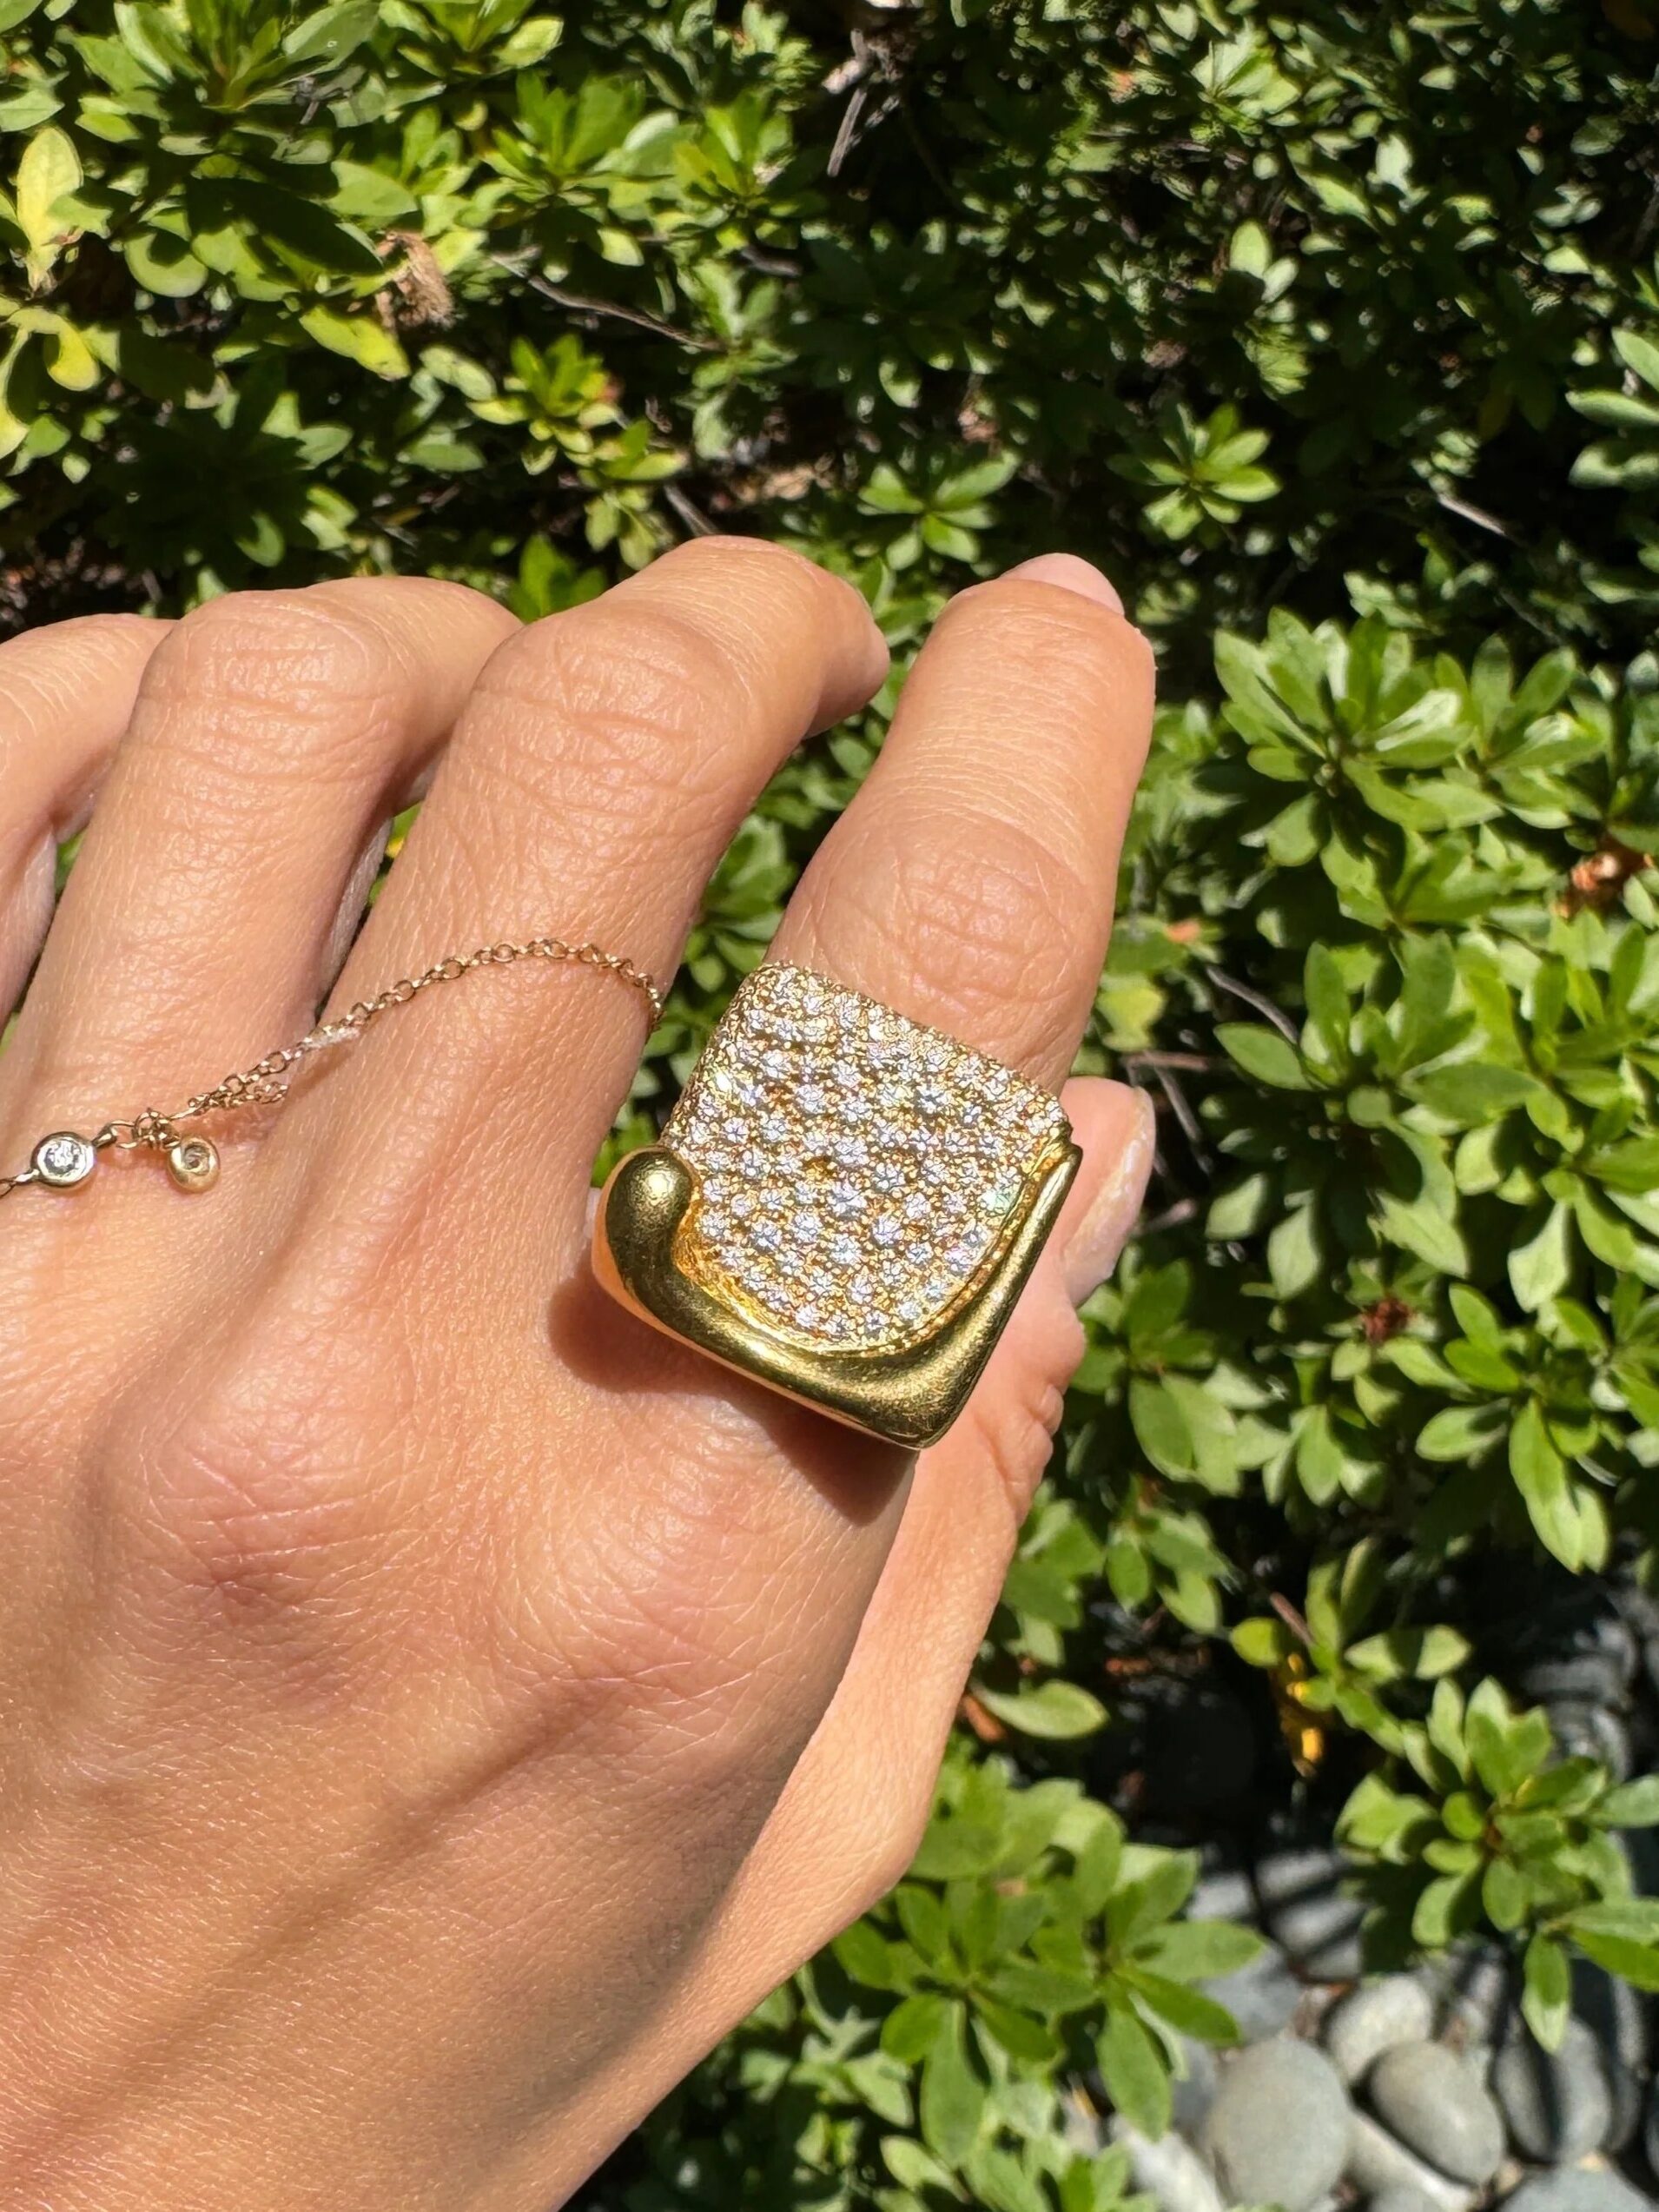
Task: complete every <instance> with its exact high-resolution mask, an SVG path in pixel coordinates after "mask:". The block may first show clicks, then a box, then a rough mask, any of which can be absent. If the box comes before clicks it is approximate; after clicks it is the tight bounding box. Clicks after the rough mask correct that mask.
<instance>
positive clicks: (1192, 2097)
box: [1169, 2036, 1220, 2136]
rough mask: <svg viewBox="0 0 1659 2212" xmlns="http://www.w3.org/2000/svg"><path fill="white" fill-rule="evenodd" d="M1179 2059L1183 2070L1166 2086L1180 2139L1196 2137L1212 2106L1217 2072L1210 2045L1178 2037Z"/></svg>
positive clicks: (1174, 2123) (1172, 2120) (1171, 2116)
mask: <svg viewBox="0 0 1659 2212" xmlns="http://www.w3.org/2000/svg"><path fill="white" fill-rule="evenodd" d="M1181 2057H1182V2060H1183V2062H1184V2063H1185V2065H1186V2072H1185V2073H1184V2074H1177V2075H1176V2076H1174V2078H1173V2080H1172V2081H1171V2083H1170V2084H1169V2095H1170V2120H1171V2123H1172V2125H1173V2126H1174V2127H1176V2128H1179V2129H1180V2132H1181V2134H1182V2135H1184V2136H1195V2135H1196V2134H1197V2133H1198V2131H1199V2129H1200V2127H1201V2126H1202V2125H1203V2122H1204V2116H1205V2114H1206V2112H1207V2111H1208V2110H1209V2109H1210V2107H1211V2105H1212V2104H1213V2103H1214V2102H1215V2090H1216V2084H1217V2083H1218V2082H1219V2079H1220V2068H1219V2065H1218V2063H1217V2062H1216V2056H1215V2053H1214V2051H1213V2050H1211V2048H1210V2046H1209V2044H1208V2043H1195V2042H1194V2041H1193V2038H1192V2037H1191V2036H1182V2037H1181Z"/></svg>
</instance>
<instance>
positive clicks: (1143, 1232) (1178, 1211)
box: [1135, 1198, 1199, 1236]
mask: <svg viewBox="0 0 1659 2212" xmlns="http://www.w3.org/2000/svg"><path fill="white" fill-rule="evenodd" d="M1198 1210H1199V1203H1198V1201H1197V1199H1196V1198H1178V1199H1177V1200H1176V1201H1175V1202H1174V1204H1173V1206H1166V1207H1165V1209H1164V1210H1163V1212H1162V1213H1161V1214H1154V1215H1153V1217H1152V1219H1151V1220H1150V1221H1147V1222H1141V1224H1140V1228H1139V1229H1137V1230H1136V1232H1135V1234H1136V1235H1137V1236H1159V1235H1162V1233H1163V1231H1164V1230H1165V1229H1180V1226H1181V1224H1182V1223H1183V1222H1190V1221H1192V1220H1193V1219H1194V1218H1195V1216H1196V1215H1197V1214H1198Z"/></svg>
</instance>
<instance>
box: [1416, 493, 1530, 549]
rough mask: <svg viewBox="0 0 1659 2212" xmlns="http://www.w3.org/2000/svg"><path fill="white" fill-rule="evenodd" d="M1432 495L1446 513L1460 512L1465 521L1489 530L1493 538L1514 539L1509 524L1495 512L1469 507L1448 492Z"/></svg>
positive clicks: (1466, 502) (1467, 503)
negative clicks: (1499, 518) (1501, 519)
mask: <svg viewBox="0 0 1659 2212" xmlns="http://www.w3.org/2000/svg"><path fill="white" fill-rule="evenodd" d="M1434 496H1435V498H1436V500H1437V501H1438V503H1439V505H1440V506H1442V507H1444V509H1445V510H1446V513H1448V514H1460V515H1462V517H1463V519H1464V521H1465V522H1472V523H1473V524H1474V525H1475V527H1476V528H1477V529H1479V530H1490V532H1491V533H1492V535H1493V536H1494V537H1495V538H1504V539H1507V540H1513V539H1514V536H1515V533H1514V531H1513V530H1511V529H1510V526H1509V524H1508V523H1507V522H1500V521H1499V520H1498V519H1497V516H1496V515H1495V514H1488V513H1487V512H1486V510H1485V508H1484V507H1471V505H1470V503H1469V501H1468V500H1457V499H1454V498H1453V497H1452V495H1451V493H1450V492H1437V493H1435V495H1434Z"/></svg>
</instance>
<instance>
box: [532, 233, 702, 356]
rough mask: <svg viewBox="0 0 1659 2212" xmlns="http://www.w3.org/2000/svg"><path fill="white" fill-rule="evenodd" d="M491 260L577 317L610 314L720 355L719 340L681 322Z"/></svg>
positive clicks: (699, 350)
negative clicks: (569, 289)
mask: <svg viewBox="0 0 1659 2212" xmlns="http://www.w3.org/2000/svg"><path fill="white" fill-rule="evenodd" d="M490 258H491V259H492V261H493V262H495V264H496V266H497V267H498V268H505V269H511V270H512V274H513V275H515V276H519V277H521V278H522V279H523V280H524V281H525V283H526V284H527V285H528V286H529V287H530V288H531V290H532V292H539V293H540V295H541V296H542V298H543V299H544V300H552V301H556V302H557V303H558V305H559V307H561V308H570V309H571V311H572V314H575V315H609V316H610V317H611V321H613V322H631V323H634V324H636V325H637V326H638V328H640V329H641V330H649V331H651V332H652V333H653V334H655V335H656V336H657V337H658V338H671V339H672V340H673V341H674V343H675V344H676V345H677V346H686V347H689V348H691V351H692V352H693V353H697V354H717V353H718V352H719V350H720V341H719V340H718V339H717V338H699V337H698V336H697V333H696V331H694V330H682V329H681V328H680V327H679V325H678V324H677V323H675V322H664V320H663V318H662V316H661V315H647V314H646V312H645V310H644V308H625V307H624V306H622V305H621V303H620V302H619V301H616V300H594V299H590V298H589V297H588V295H587V294H586V293H585V292H567V291H566V290H565V288H564V286H563V285H562V284H554V283H552V281H550V280H549V279H548V278H546V277H545V276H540V275H537V274H536V272H535V271H534V270H533V269H524V268H519V267H518V266H517V265H516V264H515V263H514V262H511V261H509V260H508V259H507V256H506V255H505V254H492V255H491V256H490Z"/></svg>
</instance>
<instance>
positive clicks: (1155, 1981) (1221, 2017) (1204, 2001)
mask: <svg viewBox="0 0 1659 2212" xmlns="http://www.w3.org/2000/svg"><path fill="white" fill-rule="evenodd" d="M1125 1979H1126V1980H1127V1982H1128V1984H1129V1985H1130V1987H1131V1988H1132V1989H1133V1990H1134V1992H1135V1995H1136V1996H1137V1997H1139V1998H1140V2001H1141V2003H1143V2004H1146V2005H1149V2006H1150V2007H1151V2009H1152V2010H1153V2011H1154V2012H1155V2013H1157V2015H1158V2016H1159V2017H1160V2019H1162V2020H1167V2021H1168V2023H1169V2024H1170V2026H1171V2027H1172V2028H1175V2029H1178V2030H1180V2033H1181V2034H1182V2035H1184V2036H1196V2037H1197V2039H1198V2041H1199V2042H1200V2043H1219V2044H1221V2045H1223V2046H1226V2045H1229V2044H1233V2043H1241V2042H1242V2041H1243V2040H1244V2038H1243V2036H1242V2035H1241V2034H1240V2032H1239V2023H1238V2022H1237V2021H1236V2020H1235V2019H1234V2018H1233V2015H1232V2014H1231V2013H1230V2012H1229V2011H1228V2010H1227V2009H1226V2005H1224V2004H1218V2003H1216V2001H1215V1999H1214V1998H1213V1997H1206V1996H1205V1995H1204V1994H1203V1993H1202V1991H1201V1990H1194V1989H1189V1988H1188V1987H1187V1985H1186V1983H1184V1982H1174V1981H1171V1980H1169V1979H1168V1978H1167V1977H1166V1976H1164V1975H1161V1974H1152V1973H1148V1972H1147V1970H1145V1969H1144V1967H1142V1965H1141V1964H1140V1962H1139V1961H1138V1960H1137V1962H1136V1964H1135V1965H1134V1969H1133V1970H1126V1972H1125Z"/></svg>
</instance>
